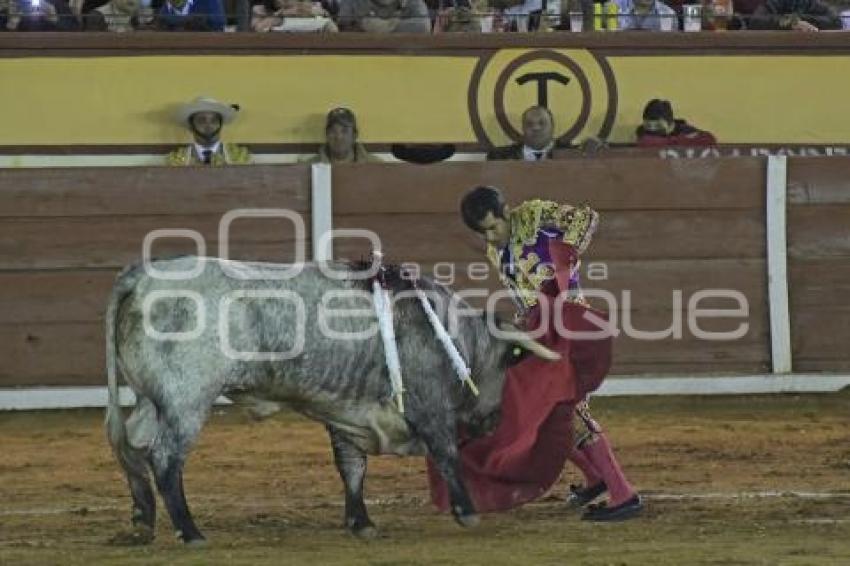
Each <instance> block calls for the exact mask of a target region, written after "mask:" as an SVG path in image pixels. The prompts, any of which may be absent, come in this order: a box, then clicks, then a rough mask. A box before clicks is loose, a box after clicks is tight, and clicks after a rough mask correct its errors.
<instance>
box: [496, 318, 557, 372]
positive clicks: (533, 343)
mask: <svg viewBox="0 0 850 566" xmlns="http://www.w3.org/2000/svg"><path fill="white" fill-rule="evenodd" d="M501 326H502V328H501V329H502V330H503V331H505V332H508V333H509V336H508V340H510V341H511V342H514V343H516V344H517V345H518V346H522V347H523V348H525V349H526V350H528V351H529V352H531V353H532V354H534V355H535V356H537V357H538V358H543V359H544V360H548V361H550V362H557V361H558V360H560V359H561V354H559V353H558V352H556V351H554V350H550V349H549V348H547V347H546V346H544V345H543V344H541V343H540V342H538V341H537V340H535V339H534V338H532V337H531V335H530V334H528V333H527V332H523V331H522V330H520V329H519V328H517V327H516V326H514V325H512V324H507V323H503V324H502V325H501Z"/></svg>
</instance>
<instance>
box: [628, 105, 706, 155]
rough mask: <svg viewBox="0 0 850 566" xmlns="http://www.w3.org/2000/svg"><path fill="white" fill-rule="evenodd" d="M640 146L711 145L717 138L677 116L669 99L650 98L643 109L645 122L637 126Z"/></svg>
mask: <svg viewBox="0 0 850 566" xmlns="http://www.w3.org/2000/svg"><path fill="white" fill-rule="evenodd" d="M636 133H637V144H638V146H639V147H660V146H709V145H715V144H716V143H717V140H716V139H715V138H714V136H713V135H712V134H711V133H709V132H706V131H704V130H700V129H698V128H695V127H693V126H691V125H690V124H688V123H687V122H686V121H685V120H680V119H677V118H675V116H674V114H673V106H672V105H671V104H670V101H669V100H659V99H657V98H655V99H653V100H650V101H649V103H647V105H646V108H644V110H643V124H641V125H640V126H638V128H637V132H636Z"/></svg>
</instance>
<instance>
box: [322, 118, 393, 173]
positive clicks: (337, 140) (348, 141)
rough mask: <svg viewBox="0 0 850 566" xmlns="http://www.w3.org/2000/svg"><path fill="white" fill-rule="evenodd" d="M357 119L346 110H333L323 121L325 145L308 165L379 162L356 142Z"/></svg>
mask: <svg viewBox="0 0 850 566" xmlns="http://www.w3.org/2000/svg"><path fill="white" fill-rule="evenodd" d="M358 134H359V132H358V130H357V118H356V117H355V116H354V112H352V111H351V110H349V109H348V108H334V109H333V110H331V111H330V112H328V116H327V118H326V119H325V143H324V144H322V145H321V146H320V147H319V153H318V154H316V155H314V156H313V157H311V158H309V159H307V162H308V163H368V162H380V161H382V160H381V159H380V158H379V157H377V156H375V155H372V154H371V153H369V152H368V151H366V148H365V147H363V144H361V143H359V142H358V141H357V136H358Z"/></svg>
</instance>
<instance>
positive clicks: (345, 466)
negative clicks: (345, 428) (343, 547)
mask: <svg viewBox="0 0 850 566" xmlns="http://www.w3.org/2000/svg"><path fill="white" fill-rule="evenodd" d="M328 434H329V435H330V437H331V446H332V447H333V451H334V462H335V463H336V469H337V470H338V471H339V475H340V477H341V478H342V483H343V485H344V486H345V526H346V527H347V528H348V529H349V530H351V532H352V533H353V534H355V535H356V536H358V537H362V538H372V537H374V536H375V535H376V534H377V531H376V530H375V525H374V524H373V523H372V521H371V520H370V519H369V514H368V513H367V511H366V504H365V503H364V502H363V480H364V479H365V477H366V454H365V453H364V452H363V451H362V450H360V448H358V447H357V446H355V445H354V444H353V443H352V442H351V441H349V440H348V439H347V438H346V437H345V435H344V433H342V432H340V431H339V430H337V429H335V428H333V427H331V426H328Z"/></svg>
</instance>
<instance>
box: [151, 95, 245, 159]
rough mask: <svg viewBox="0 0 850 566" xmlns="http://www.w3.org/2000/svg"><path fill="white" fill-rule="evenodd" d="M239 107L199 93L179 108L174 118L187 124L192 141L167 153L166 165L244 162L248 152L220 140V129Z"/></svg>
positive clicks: (182, 123)
mask: <svg viewBox="0 0 850 566" xmlns="http://www.w3.org/2000/svg"><path fill="white" fill-rule="evenodd" d="M238 111H239V107H238V106H237V105H235V104H223V103H221V102H219V101H217V100H215V99H213V98H210V97H206V96H199V97H198V98H196V99H195V100H193V101H192V102H190V103H189V104H185V105H183V106H181V107H180V110H179V111H178V112H177V120H178V122H179V123H180V125H182V126H188V127H189V130H190V131H191V132H192V135H193V136H194V138H195V139H194V142H193V143H191V144H189V145H187V146H184V147H180V148H177V149H175V150H174V151H172V152H171V153H169V154H168V156H167V158H166V159H167V162H168V164H169V165H213V166H219V165H246V164H248V163H251V153H250V152H249V151H248V150H247V149H246V148H244V147H242V146H239V145H236V144H233V143H223V142H222V141H221V130H222V128H223V127H224V125H225V124H229V123H230V122H232V121H233V119H234V118H236V113H237V112H238Z"/></svg>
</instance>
